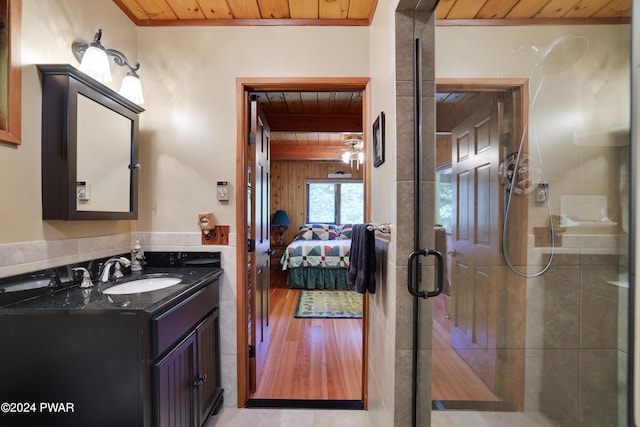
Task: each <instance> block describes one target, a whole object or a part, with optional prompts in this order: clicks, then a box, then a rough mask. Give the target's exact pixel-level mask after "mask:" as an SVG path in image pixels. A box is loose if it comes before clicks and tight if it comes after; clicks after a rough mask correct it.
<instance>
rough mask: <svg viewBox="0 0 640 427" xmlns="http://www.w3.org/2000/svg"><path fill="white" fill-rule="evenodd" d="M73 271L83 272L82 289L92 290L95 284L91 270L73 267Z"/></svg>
mask: <svg viewBox="0 0 640 427" xmlns="http://www.w3.org/2000/svg"><path fill="white" fill-rule="evenodd" d="M71 270H72V271H82V284H81V285H80V287H81V288H90V287H92V286H93V282H92V281H91V274H89V270H87V269H86V268H84V267H73V268H72V269H71Z"/></svg>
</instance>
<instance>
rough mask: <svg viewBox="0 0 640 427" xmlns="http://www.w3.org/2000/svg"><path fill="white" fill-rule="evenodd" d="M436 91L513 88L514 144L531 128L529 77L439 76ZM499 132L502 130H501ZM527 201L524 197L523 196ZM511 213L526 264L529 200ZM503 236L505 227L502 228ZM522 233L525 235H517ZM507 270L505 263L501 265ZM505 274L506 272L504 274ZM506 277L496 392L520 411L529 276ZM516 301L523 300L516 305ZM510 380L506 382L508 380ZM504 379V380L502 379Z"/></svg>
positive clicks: (517, 254) (516, 248)
mask: <svg viewBox="0 0 640 427" xmlns="http://www.w3.org/2000/svg"><path fill="white" fill-rule="evenodd" d="M435 86H436V87H435V92H436V93H438V92H456V91H457V92H505V91H509V90H511V91H513V99H512V100H513V109H514V117H513V123H511V124H510V129H511V130H512V131H513V134H514V136H515V137H516V139H513V138H512V144H515V146H516V147H517V145H518V144H519V142H520V141H519V139H517V138H518V137H519V136H520V135H522V132H523V131H524V130H525V129H528V126H527V124H528V118H529V79H527V78H437V79H436V81H435ZM498 131H499V132H500V129H499V130H498ZM523 147H524V150H527V148H528V133H527V134H525V136H524V142H523ZM523 200H524V199H523ZM511 213H512V215H516V217H520V218H522V219H521V220H520V221H518V222H513V223H512V225H513V226H514V227H515V230H514V231H517V232H514V233H513V234H511V235H512V236H514V239H513V242H512V244H510V248H511V250H512V252H513V254H514V256H512V259H513V260H514V264H515V265H520V264H521V263H522V262H525V263H526V259H527V247H528V242H527V229H528V220H527V214H528V206H527V205H526V203H516V204H515V205H512V212H511ZM499 231H500V239H501V238H502V227H500V230H499ZM518 236H522V237H518ZM502 267H503V272H504V264H503V265H502ZM505 274H506V275H505ZM503 278H506V280H508V282H509V286H508V287H506V288H505V290H504V292H503V295H502V304H505V302H506V301H507V300H508V301H509V302H510V304H505V306H507V307H510V310H509V311H508V312H506V313H505V316H504V318H503V326H502V329H501V330H500V333H499V338H500V341H502V342H507V343H509V345H508V346H507V348H499V349H497V350H499V351H502V352H503V354H502V356H501V358H500V359H501V361H502V362H503V363H502V364H499V365H500V366H498V367H497V368H496V369H497V371H496V394H497V395H498V396H500V397H501V398H502V399H504V400H505V401H506V402H507V403H508V404H509V405H510V406H511V407H512V408H514V409H515V410H517V411H522V410H523V409H524V394H525V390H524V386H525V384H524V376H525V372H524V370H525V365H524V363H525V362H524V360H525V356H524V351H525V335H524V334H525V329H524V327H525V319H526V279H523V278H522V277H519V276H516V275H515V274H511V273H508V272H507V273H503ZM514 302H520V304H518V305H517V307H514V304H513V303H514ZM506 378H508V379H509V380H508V381H506V380H505V379H506ZM501 380H503V381H501Z"/></svg>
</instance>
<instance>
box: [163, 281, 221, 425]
mask: <svg viewBox="0 0 640 427" xmlns="http://www.w3.org/2000/svg"><path fill="white" fill-rule="evenodd" d="M218 300H219V296H218V287H217V286H215V287H213V286H209V287H207V288H204V289H202V290H200V291H198V292H197V293H196V294H194V295H193V296H191V297H190V298H188V299H187V300H185V301H184V302H182V303H181V304H179V305H178V306H176V307H174V308H173V309H171V310H169V311H168V312H166V313H163V314H162V315H161V316H159V317H156V318H154V320H153V330H155V334H154V335H155V336H156V337H157V339H156V343H155V345H154V348H155V349H156V352H157V353H158V354H163V356H161V357H160V358H159V359H158V360H157V361H156V362H155V363H154V365H153V377H154V383H155V384H156V387H155V393H156V397H155V400H156V405H155V416H156V422H155V423H154V425H157V426H160V427H183V426H197V427H200V426H202V425H204V424H205V423H206V420H207V417H208V416H209V414H210V413H211V412H212V410H213V411H215V412H217V410H218V409H219V407H220V405H221V404H222V387H221V379H220V356H219V355H220V351H219V350H220V325H219V320H218ZM203 316H204V317H203ZM185 334H186V336H185ZM176 337H180V338H178V339H177V340H175V341H173V339H174V338H176ZM182 337H184V338H182ZM172 341H173V342H172Z"/></svg>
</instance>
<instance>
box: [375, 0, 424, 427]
mask: <svg viewBox="0 0 640 427" xmlns="http://www.w3.org/2000/svg"><path fill="white" fill-rule="evenodd" d="M426 3H429V2H422V3H421V4H420V7H424V8H425V10H428V9H429V7H428V5H427V4H426ZM433 18H434V17H433V16H432V14H431V12H420V11H416V3H415V2H411V1H409V2H406V4H404V3H403V2H401V3H400V5H399V6H398V9H397V11H396V16H395V27H396V45H395V47H396V106H395V114H396V117H395V119H396V127H395V129H392V130H391V131H392V132H395V139H396V147H395V148H396V153H397V154H396V158H395V161H396V164H395V169H396V177H395V181H396V182H395V185H396V189H395V193H396V200H395V204H396V207H397V216H396V221H395V229H393V230H392V234H391V240H390V241H389V242H383V241H377V246H376V251H377V253H378V256H379V263H378V265H379V268H378V270H379V271H378V276H377V280H378V281H379V282H380V283H382V284H383V286H381V287H380V289H379V291H378V292H377V293H376V294H375V295H374V296H371V298H370V324H369V367H368V369H369V370H368V373H369V374H368V378H369V391H368V395H369V411H370V419H371V423H372V426H373V427H388V426H403V427H404V426H408V425H411V412H412V411H411V390H412V378H413V373H412V348H413V304H414V298H413V297H412V296H411V295H410V294H409V293H408V291H407V285H406V282H407V259H408V256H409V254H410V253H411V251H413V249H414V238H413V236H414V157H415V156H414V137H413V135H414V134H413V129H414V89H413V87H414V84H413V46H414V40H415V38H416V37H420V38H421V40H422V58H423V66H422V68H423V70H422V71H423V72H422V76H423V81H422V87H423V98H422V100H421V103H422V115H423V119H422V132H423V151H422V163H423V171H422V172H423V174H422V182H421V188H422V190H421V191H422V200H423V201H427V200H433V196H434V189H435V171H434V147H435V141H434V138H435V136H434V135H435V132H434V126H435V122H434V117H435V111H434V108H435V100H434V89H435V85H434V62H433V61H434V55H433V49H434V32H435V25H434V19H433ZM433 225H434V218H433V212H432V209H424V212H423V215H422V218H421V227H422V238H421V245H422V246H423V247H431V246H433V243H434V241H433V240H434V233H433ZM423 265H425V266H426V267H425V268H423V275H424V276H423V286H424V287H425V288H430V287H432V286H433V273H434V267H433V261H432V260H430V259H425V260H423ZM418 307H419V316H420V324H421V329H420V338H419V339H420V347H419V348H420V351H419V366H420V376H419V377H418V388H419V390H418V393H419V402H420V403H419V412H420V416H419V417H418V425H420V426H428V425H430V422H431V420H430V418H431V379H430V377H431V373H430V369H431V322H432V309H433V305H432V302H431V301H424V300H421V301H420V302H419V305H418Z"/></svg>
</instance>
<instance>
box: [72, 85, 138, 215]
mask: <svg viewBox="0 0 640 427" xmlns="http://www.w3.org/2000/svg"><path fill="white" fill-rule="evenodd" d="M77 102H78V122H77V123H78V125H77V137H78V145H77V165H76V168H77V172H76V179H77V182H76V194H77V206H76V207H77V210H78V211H105V212H125V211H128V210H129V204H130V196H131V186H130V178H131V169H130V166H131V126H132V122H131V120H130V119H129V118H127V117H125V116H122V115H121V114H119V113H117V112H115V111H113V110H111V109H109V108H107V107H105V106H103V105H101V104H98V103H97V102H95V101H93V100H92V99H90V98H88V97H86V96H84V95H82V94H81V93H78V99H77Z"/></svg>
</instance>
